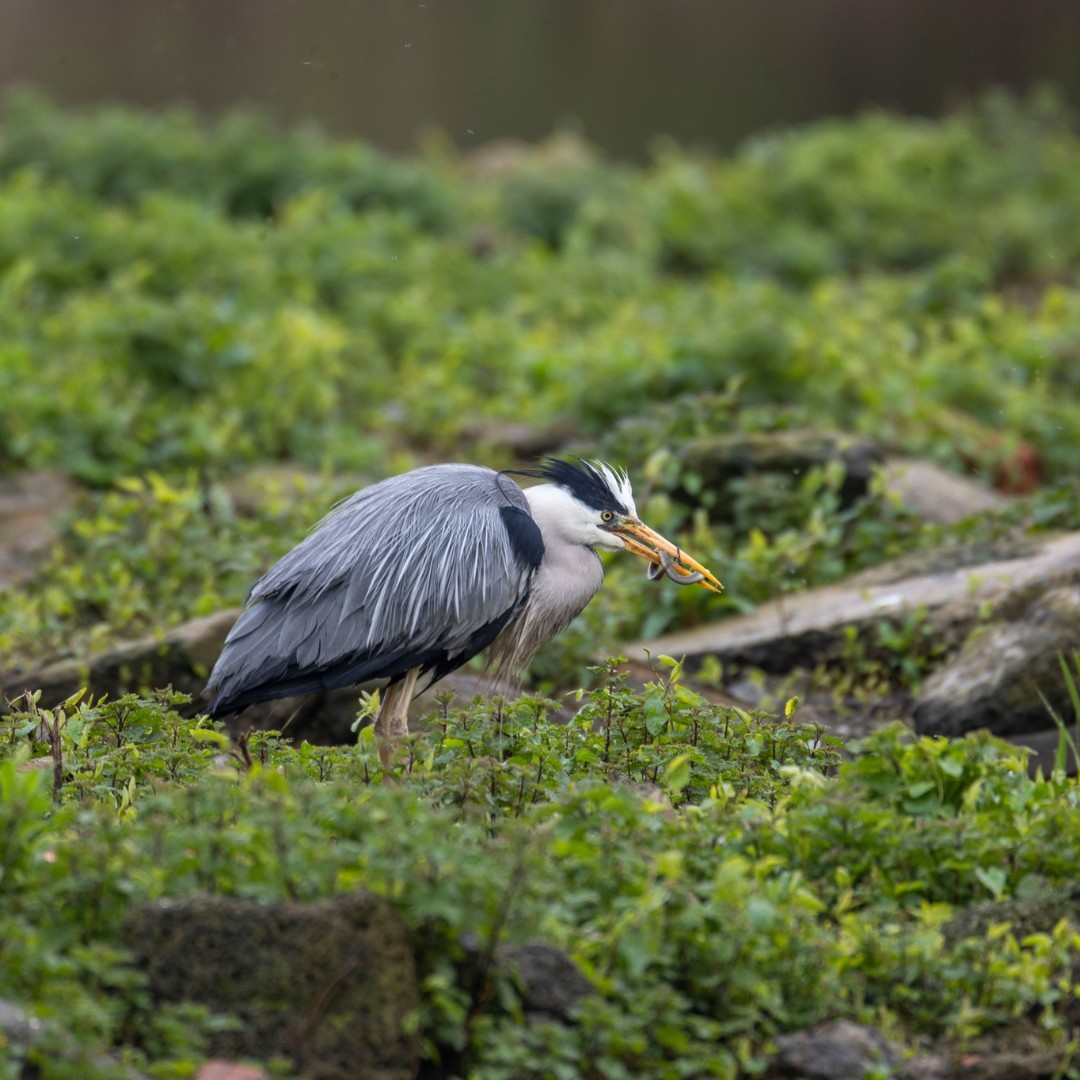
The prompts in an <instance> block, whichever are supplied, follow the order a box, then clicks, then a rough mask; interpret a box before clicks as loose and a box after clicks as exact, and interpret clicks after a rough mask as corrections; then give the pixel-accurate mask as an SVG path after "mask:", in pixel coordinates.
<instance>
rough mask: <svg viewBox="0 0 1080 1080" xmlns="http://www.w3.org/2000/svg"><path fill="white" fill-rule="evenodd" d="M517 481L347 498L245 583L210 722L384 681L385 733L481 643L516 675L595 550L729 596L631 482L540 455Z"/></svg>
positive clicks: (445, 473) (430, 484) (442, 476)
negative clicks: (662, 529)
mask: <svg viewBox="0 0 1080 1080" xmlns="http://www.w3.org/2000/svg"><path fill="white" fill-rule="evenodd" d="M516 475H525V476H529V477H532V478H535V479H539V480H541V481H544V483H540V484H536V485H534V486H532V487H529V488H526V489H524V490H523V489H522V488H521V487H519V486H518V485H517V484H516V483H515V482H514V481H513V480H512V479H510V476H509V475H508V474H507V473H506V472H496V471H494V470H492V469H488V468H483V467H481V466H477V465H458V464H453V465H429V466H426V467H423V468H419V469H414V470H413V471H412V472H408V473H404V474H403V475H401V476H394V477H390V478H389V479H386V480H382V481H380V482H379V483H377V484H373V485H372V486H370V487H367V488H363V489H362V490H360V491H358V492H356V494H354V495H352V496H351V497H349V498H348V499H346V500H345V501H344V502H342V503H341V504H340V505H339V506H337V507H336V508H335V509H334V510H332V511H331V512H330V514H329V515H328V516H327V517H326V518H324V519H323V521H322V522H321V523H320V524H319V525H317V526H316V527H315V529H314V530H313V531H312V532H311V533H310V534H309V535H308V536H307V538H306V539H304V540H303V541H301V543H300V544H299V545H297V546H296V547H295V548H293V549H292V551H290V552H289V553H288V554H287V555H285V556H284V557H283V558H282V559H281V560H280V561H279V562H278V563H277V564H276V565H275V566H273V567H272V568H271V569H270V570H269V571H268V573H267V574H266V575H265V576H264V577H263V578H262V579H261V580H260V581H259V582H258V583H257V584H256V585H255V587H254V588H253V589H252V591H251V595H250V597H249V600H248V603H247V606H246V607H245V608H244V611H243V613H242V614H241V615H240V618H239V619H238V620H237V622H236V624H235V625H234V627H233V628H232V630H231V632H230V633H229V635H228V637H227V638H226V641H225V645H224V648H223V650H222V652H221V655H220V657H219V658H218V661H217V663H216V664H215V665H214V669H213V671H212V672H211V675H210V679H209V682H208V684H207V688H206V692H207V693H208V694H209V695H211V701H210V706H209V713H210V715H211V716H214V717H220V716H224V715H228V714H231V713H234V712H238V711H239V710H241V709H243V708H245V707H246V706H248V705H252V704H255V703H257V702H262V701H269V700H271V699H274V698H281V697H288V696H291V695H294V694H303V693H308V692H311V691H315V690H330V689H335V688H338V687H344V686H352V685H357V684H361V683H367V682H375V681H380V682H382V683H384V684H385V690H384V693H383V696H382V701H381V705H380V710H379V716H378V719H377V721H376V733H377V734H378V735H379V736H380V737H381V738H383V739H392V738H394V737H396V736H398V735H402V734H404V733H406V732H407V731H408V707H409V702H410V700H411V698H412V696H413V692H414V690H415V689H416V684H417V680H418V679H419V678H421V677H425V676H426V677H428V682H427V686H430V685H431V684H432V683H434V682H437V681H438V680H439V679H441V678H442V677H443V676H444V675H446V674H448V673H449V672H451V671H453V670H454V669H455V668H458V667H460V666H461V665H462V664H464V663H466V662H467V661H468V660H470V659H471V658H472V657H474V656H476V655H477V654H478V653H480V652H481V651H483V650H484V649H487V650H488V652H489V656H490V657H491V661H492V663H493V664H494V665H495V667H496V670H497V671H498V672H499V673H500V674H503V673H508V674H510V675H513V674H515V673H517V672H519V671H521V670H522V669H524V668H525V667H526V666H527V665H528V663H529V661H530V660H532V658H533V656H534V655H535V654H536V652H537V651H538V650H539V649H540V647H541V646H542V645H544V644H545V643H546V642H547V641H549V640H550V639H551V638H553V637H554V636H555V635H556V634H558V633H559V632H560V631H561V630H563V629H564V628H565V627H566V626H567V625H568V624H569V623H570V622H571V621H572V620H573V619H574V618H576V616H577V615H579V614H580V612H581V611H582V609H583V608H584V607H585V605H586V604H587V603H588V602H589V601H590V600H591V599H592V598H593V596H594V595H595V594H596V592H597V590H598V589H599V588H600V585H601V583H602V582H603V579H604V568H603V564H602V562H601V560H600V557H599V555H598V553H597V549H602V550H627V551H631V552H633V553H634V554H635V555H639V556H641V557H642V558H644V559H646V560H648V561H649V562H650V563H651V564H652V566H651V567H650V571H651V574H650V576H658V575H659V574H660V573H663V574H665V575H666V576H667V577H669V578H671V579H672V580H675V581H678V582H679V583H681V584H694V583H700V584H701V585H702V586H704V587H705V588H707V589H710V590H712V591H713V592H718V591H719V590H720V588H721V587H722V586H721V585H720V582H719V581H717V580H716V578H715V577H713V575H712V574H711V573H710V572H709V571H708V570H706V569H705V567H703V566H701V565H700V564H699V563H698V562H696V561H695V560H694V559H692V558H690V557H689V556H688V555H686V554H685V553H684V552H682V551H681V550H679V549H678V548H677V547H675V545H674V544H672V543H671V542H670V541H668V540H666V539H664V537H662V536H661V535H660V534H659V533H657V532H654V531H653V530H652V529H650V528H649V527H648V526H647V525H645V524H643V523H642V521H641V520H640V519H639V518H638V515H637V508H636V507H635V505H634V496H633V492H632V490H631V488H630V481H629V479H628V477H627V475H626V473H625V472H622V471H619V470H616V469H614V468H612V467H611V466H609V465H606V464H603V463H602V462H586V461H579V460H575V461H564V460H560V459H555V458H548V459H545V460H544V461H543V462H541V463H540V464H539V465H538V466H537V467H535V468H531V469H522V470H518V471H517V472H516Z"/></svg>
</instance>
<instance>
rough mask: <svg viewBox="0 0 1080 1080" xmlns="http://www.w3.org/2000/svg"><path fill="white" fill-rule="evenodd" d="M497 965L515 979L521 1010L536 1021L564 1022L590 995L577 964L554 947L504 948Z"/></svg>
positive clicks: (535, 945) (499, 953)
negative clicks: (536, 1019) (538, 1019)
mask: <svg viewBox="0 0 1080 1080" xmlns="http://www.w3.org/2000/svg"><path fill="white" fill-rule="evenodd" d="M498 963H499V966H500V967H503V968H505V969H506V970H508V971H509V972H510V973H511V974H512V975H513V976H514V977H515V980H516V981H517V984H518V987H519V989H520V991H521V1004H522V1007H523V1008H524V1009H525V1012H526V1013H527V1014H529V1015H531V1016H534V1017H536V1018H546V1019H552V1020H562V1021H567V1020H569V1019H570V1018H571V1013H572V1011H573V1009H574V1006H575V1005H577V1004H578V1002H580V1001H581V999H582V998H584V997H586V996H588V995H589V994H591V993H592V992H593V987H592V983H590V982H589V980H588V979H586V978H585V976H584V975H583V974H582V972H581V969H580V968H579V967H578V966H577V964H575V963H574V961H573V960H571V959H570V957H569V956H567V954H566V953H565V952H563V950H562V949H558V948H556V947H555V946H554V945H547V944H544V943H543V942H530V943H529V944H526V945H504V946H503V947H502V948H500V949H499V950H498Z"/></svg>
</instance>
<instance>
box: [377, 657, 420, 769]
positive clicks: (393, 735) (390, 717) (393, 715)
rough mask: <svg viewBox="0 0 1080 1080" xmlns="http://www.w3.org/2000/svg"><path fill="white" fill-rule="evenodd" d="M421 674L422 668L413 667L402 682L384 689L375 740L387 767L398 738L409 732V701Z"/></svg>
mask: <svg viewBox="0 0 1080 1080" xmlns="http://www.w3.org/2000/svg"><path fill="white" fill-rule="evenodd" d="M419 676H420V669H419V668H418V667H417V668H413V669H412V670H411V671H409V672H407V673H406V674H405V677H404V678H403V679H402V680H401V681H400V682H396V683H392V684H391V685H390V686H388V687H387V688H386V689H385V690H384V691H383V699H382V705H381V706H379V716H378V719H377V720H376V721H375V741H376V742H377V743H378V744H379V757H380V758H381V759H382V763H383V765H384V766H385V767H387V768H389V766H390V762H391V760H392V759H393V756H394V748H395V747H396V745H397V741H398V739H400V738H402V737H403V736H405V735H408V734H409V702H410V701H412V696H413V691H414V690H415V689H416V680H417V679H418V678H419Z"/></svg>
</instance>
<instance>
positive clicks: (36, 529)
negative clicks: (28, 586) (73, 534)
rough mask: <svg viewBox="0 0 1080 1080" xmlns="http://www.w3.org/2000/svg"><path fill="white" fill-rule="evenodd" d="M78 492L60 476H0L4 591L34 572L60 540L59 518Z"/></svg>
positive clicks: (0, 570) (0, 559)
mask: <svg viewBox="0 0 1080 1080" xmlns="http://www.w3.org/2000/svg"><path fill="white" fill-rule="evenodd" d="M75 492H76V487H75V485H74V484H73V483H72V482H71V480H70V479H69V478H68V477H66V476H65V475H64V474H63V473H59V472H26V473H17V474H15V475H13V476H0V587H5V586H10V585H15V584H17V583H18V582H20V581H22V580H24V579H25V578H26V577H27V576H29V574H31V573H32V572H33V568H34V563H35V561H36V559H37V557H38V556H39V555H40V554H41V553H42V552H43V551H45V550H47V549H48V547H49V545H50V544H52V542H53V541H54V540H55V539H56V536H57V525H56V522H57V518H58V516H59V514H60V513H62V512H63V511H64V510H66V509H67V508H68V507H70V506H71V504H72V503H73V502H74V500H75Z"/></svg>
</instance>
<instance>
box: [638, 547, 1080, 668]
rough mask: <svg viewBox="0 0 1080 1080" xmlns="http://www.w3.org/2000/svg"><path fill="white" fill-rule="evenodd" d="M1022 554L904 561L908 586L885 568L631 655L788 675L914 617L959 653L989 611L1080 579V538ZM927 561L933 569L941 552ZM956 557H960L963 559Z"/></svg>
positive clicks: (642, 645)
mask: <svg viewBox="0 0 1080 1080" xmlns="http://www.w3.org/2000/svg"><path fill="white" fill-rule="evenodd" d="M1022 550H1023V552H1024V553H1022V554H1018V555H1011V556H1008V557H1006V558H1001V559H995V560H993V561H990V562H980V563H976V564H974V565H959V566H955V565H954V566H952V567H951V568H949V569H944V570H930V571H928V572H923V573H916V572H914V569H913V567H912V565H911V561H910V560H905V569H907V570H910V571H911V573H910V574H909V576H904V577H901V578H900V579H899V580H893V578H892V577H891V576H890V575H889V574H887V573H885V572H883V571H879V577H878V578H877V583H872V581H868V580H867V579H866V578H859V579H855V580H854V581H844V582H839V583H837V584H835V585H827V586H825V587H823V588H820V589H808V590H806V591H805V592H801V593H795V594H794V595H791V596H785V597H783V598H781V599H778V600H774V601H770V602H769V603H766V604H762V605H761V606H760V607H759V608H758V609H757V611H755V612H753V613H752V614H750V615H742V616H737V617H735V618H731V619H724V620H722V621H721V622H716V623H707V624H705V625H703V626H699V627H695V628H694V629H692V630H686V631H681V632H678V633H674V634H667V635H665V636H663V637H660V638H658V639H656V640H654V641H651V642H640V643H636V644H633V645H628V646H626V649H625V654H626V655H627V656H628V657H629V658H630V659H632V660H638V661H641V660H643V659H644V658H645V654H646V650H648V652H649V653H652V654H653V655H657V654H660V653H666V654H668V655H671V656H676V657H686V658H687V660H688V661H689V666H690V669H691V670H693V667H694V663H695V661H699V660H701V659H704V658H705V657H707V656H715V657H718V658H719V659H720V660H721V661H722V662H724V663H725V664H738V665H740V666H751V667H760V668H761V669H763V670H764V671H767V672H786V671H791V670H793V669H795V668H798V667H809V668H812V667H813V666H814V665H815V664H817V663H819V662H829V661H830V660H834V659H836V658H838V657H839V656H840V654H841V650H842V648H843V646H844V643H845V639H846V633H847V628H848V627H853V628H854V629H855V630H856V632H857V633H859V634H860V635H861V636H863V637H865V638H866V639H867V640H872V633H873V631H874V629H875V628H876V626H877V624H878V623H879V622H881V621H882V620H885V619H891V620H894V621H898V620H902V619H904V618H907V617H909V616H911V615H913V614H918V615H919V617H920V618H923V619H925V620H926V622H927V623H928V624H929V626H930V627H931V628H932V630H933V633H934V635H935V640H936V641H937V642H938V643H940V644H941V645H942V646H943V647H944V648H946V649H949V648H959V646H960V645H961V644H962V643H963V641H964V639H965V638H966V637H967V635H968V633H969V632H970V631H971V630H972V629H973V628H974V627H975V626H976V625H977V624H978V623H979V622H980V621H981V620H983V619H985V612H986V610H987V608H988V607H989V608H993V607H994V605H997V604H999V603H1000V602H1001V601H1002V600H1003V599H1005V598H1006V597H1007V596H1015V595H1018V594H1020V593H1022V592H1023V591H1024V590H1026V589H1030V588H1033V587H1034V588H1042V587H1044V586H1046V585H1048V584H1051V583H1061V582H1064V581H1068V580H1070V579H1072V578H1074V577H1075V578H1078V579H1080V533H1065V534H1061V535H1056V536H1052V537H1047V538H1043V539H1039V540H1033V541H1030V542H1028V541H1025V542H1024V545H1023V548H1022ZM924 558H925V559H926V561H927V563H928V565H931V566H932V565H934V564H933V562H932V561H931V560H932V559H933V558H934V556H933V555H932V554H926V555H924ZM951 558H953V559H954V560H955V558H956V556H955V553H951ZM721 577H722V575H721ZM1002 610H1003V611H1004V610H1005V609H1004V608H1003V609H1002Z"/></svg>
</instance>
